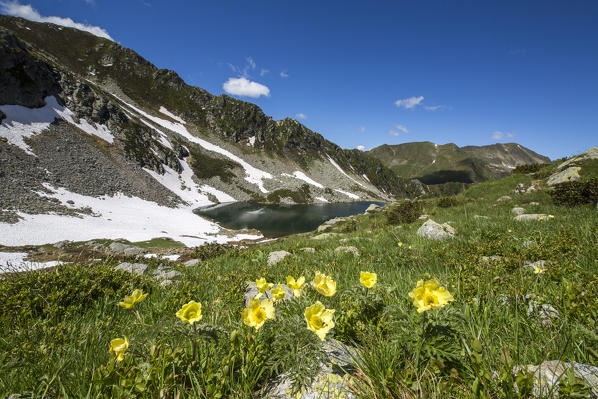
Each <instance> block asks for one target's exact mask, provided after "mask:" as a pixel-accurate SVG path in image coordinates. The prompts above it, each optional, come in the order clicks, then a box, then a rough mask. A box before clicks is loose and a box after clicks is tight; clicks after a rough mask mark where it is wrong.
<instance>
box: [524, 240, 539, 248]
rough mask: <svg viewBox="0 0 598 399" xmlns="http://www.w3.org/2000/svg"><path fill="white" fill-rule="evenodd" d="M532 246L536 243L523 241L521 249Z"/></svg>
mask: <svg viewBox="0 0 598 399" xmlns="http://www.w3.org/2000/svg"><path fill="white" fill-rule="evenodd" d="M534 245H536V243H535V242H533V241H523V243H522V244H521V246H523V248H531V247H533V246H534Z"/></svg>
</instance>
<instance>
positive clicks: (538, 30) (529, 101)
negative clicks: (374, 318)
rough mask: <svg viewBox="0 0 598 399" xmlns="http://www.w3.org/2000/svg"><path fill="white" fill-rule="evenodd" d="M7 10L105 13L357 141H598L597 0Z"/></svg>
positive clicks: (148, 40)
mask: <svg viewBox="0 0 598 399" xmlns="http://www.w3.org/2000/svg"><path fill="white" fill-rule="evenodd" d="M24 6H30V7H24ZM0 12H2V13H9V12H10V13H17V12H19V13H21V14H23V13H24V14H25V16H29V17H30V18H36V17H40V18H46V17H50V16H57V17H61V18H71V19H72V20H73V21H75V22H77V23H81V24H85V25H89V26H95V27H99V28H101V29H103V32H105V33H107V34H108V35H109V36H110V37H112V38H113V39H114V40H115V41H117V42H118V43H120V44H122V45H123V46H126V47H129V48H132V49H133V50H135V51H137V52H138V53H139V54H140V55H141V56H143V57H144V58H146V59H148V60H149V61H151V62H152V63H154V64H155V65H156V66H158V67H160V68H168V69H173V70H175V71H176V72H177V73H179V75H180V76H181V77H182V78H183V79H185V81H186V82H187V83H189V84H192V85H196V86H200V87H202V88H204V89H206V90H208V91H209V92H211V93H214V94H222V93H225V88H226V89H227V90H228V91H229V92H231V93H237V94H245V96H243V95H237V96H236V97H238V98H240V99H243V100H246V101H251V102H254V103H255V104H257V105H259V106H260V107H261V108H262V109H263V110H264V112H265V113H266V114H268V115H271V116H272V117H273V118H275V119H282V118H284V117H292V118H296V119H300V120H301V122H302V123H304V124H305V125H306V126H307V127H309V128H310V129H312V130H314V131H316V132H318V133H321V134H322V135H324V137H326V138H327V139H329V140H331V141H333V142H335V143H337V144H339V145H340V146H342V147H344V148H356V147H357V146H364V147H365V148H367V149H369V148H372V147H375V146H378V145H381V144H384V143H387V144H397V143H402V142H409V141H433V142H436V143H439V144H444V143H448V142H453V143H456V144H457V145H484V144H491V143H496V142H518V143H520V144H522V145H524V146H526V147H529V148H531V149H533V150H535V151H537V152H539V153H541V154H543V155H547V156H549V157H551V158H558V157H562V156H567V155H573V154H576V153H579V152H583V151H585V150H587V149H588V148H589V147H592V146H596V145H598V129H597V126H598V22H596V21H598V2H596V1H591V0H587V1H577V0H572V1H558V2H557V1H546V0H544V1H495V2H488V1H450V2H449V1H409V2H407V1H404V2H403V1H391V0H384V1H377V0H373V1H359V2H351V1H306V0H304V1H301V2H289V1H280V0H277V1H235V2H227V1H220V2H216V1H210V2H208V1H158V0H125V1H123V0H114V1H113V0H32V1H23V0H20V1H19V2H16V1H14V0H10V1H9V0H0ZM71 22H72V21H71ZM66 23H67V24H68V23H70V22H68V21H67V22H66ZM98 32H100V34H102V33H101V32H102V31H100V30H96V34H97V33H98ZM227 82H228V84H227ZM246 95H252V96H254V97H248V96H246ZM256 96H257V97H256Z"/></svg>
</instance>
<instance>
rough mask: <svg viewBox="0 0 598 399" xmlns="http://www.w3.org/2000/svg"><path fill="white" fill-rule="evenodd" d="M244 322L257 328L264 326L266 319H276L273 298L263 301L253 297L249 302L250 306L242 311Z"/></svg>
mask: <svg viewBox="0 0 598 399" xmlns="http://www.w3.org/2000/svg"><path fill="white" fill-rule="evenodd" d="M241 317H242V318H243V323H245V325H247V326H249V327H254V328H255V330H256V331H257V330H259V329H260V328H262V326H263V325H264V323H265V322H266V320H268V319H274V304H273V303H272V299H267V300H265V301H261V302H260V300H259V299H256V298H253V299H252V300H251V301H250V302H249V307H246V308H245V309H243V311H242V312H241Z"/></svg>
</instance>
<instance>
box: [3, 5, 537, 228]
mask: <svg viewBox="0 0 598 399" xmlns="http://www.w3.org/2000/svg"><path fill="white" fill-rule="evenodd" d="M0 120H1V121H2V124H1V125H0V161H1V164H2V169H1V170H0V202H1V203H2V209H0V222H9V223H15V222H17V221H18V220H20V218H22V216H20V215H21V214H43V213H54V214H58V215H71V216H73V215H74V216H77V215H78V216H81V217H83V216H84V215H90V214H93V212H94V208H93V206H83V207H77V206H75V205H72V204H69V203H63V201H61V200H59V199H58V194H57V193H58V192H59V190H64V191H65V192H68V193H71V194H73V195H74V194H77V195H81V196H85V197H86V198H97V197H100V196H115V195H117V194H118V193H120V194H122V195H124V196H127V197H131V198H139V199H140V200H143V201H150V202H152V203H155V204H156V205H157V206H161V207H181V206H186V207H197V206H202V205H208V204H212V203H215V202H227V201H242V200H253V201H265V202H279V203H298V202H301V203H314V202H315V203H317V202H320V203H324V202H338V201H357V200H382V201H386V200H391V199H393V198H406V197H416V196H420V195H422V194H426V193H427V192H428V188H427V187H426V185H435V184H440V183H446V182H460V183H470V182H475V181H480V180H485V179H489V178H494V177H500V176H503V175H505V174H507V173H508V171H509V170H510V169H511V168H512V167H514V166H516V165H519V164H522V163H530V162H545V161H547V160H548V159H547V158H546V157H542V156H540V155H538V154H536V153H534V152H532V151H530V150H527V149H525V148H523V147H521V146H519V145H518V144H504V145H499V144H497V145H494V146H486V147H463V148H458V147H457V146H455V145H453V144H447V145H441V146H436V145H435V144H432V143H408V144H401V145H397V146H387V145H384V146H381V147H377V148H375V149H373V150H371V151H368V152H362V151H358V150H344V149H342V148H340V147H339V146H337V145H336V144H334V143H332V142H330V141H328V140H326V139H324V137H322V136H321V135H320V134H318V133H315V132H313V131H311V130H309V129H308V128H306V127H305V126H303V125H302V124H301V123H299V122H298V121H296V120H293V119H289V118H287V119H284V120H273V119H272V118H271V117H269V116H267V115H265V114H264V113H263V111H262V110H261V109H260V108H259V107H258V106H256V105H255V104H252V103H248V102H244V101H240V100H237V99H234V98H231V97H229V96H226V95H221V96H214V95H212V94H210V93H208V92H207V91H206V90H203V89H201V88H199V87H192V86H189V85H187V84H185V82H184V81H183V80H182V79H181V78H180V77H179V76H178V75H177V74H176V73H175V72H173V71H170V70H165V69H158V68H156V67H155V66H154V65H152V64H151V63H149V62H148V61H146V60H144V59H143V58H142V57H140V56H139V55H138V54H137V53H135V52H134V51H132V50H130V49H127V48H125V47H122V46H121V45H119V44H117V43H114V42H112V41H109V40H107V39H103V38H99V37H96V36H94V35H91V34H89V33H87V32H83V31H79V30H76V29H72V28H66V27H62V26H57V25H53V24H47V23H36V22H31V21H28V20H24V19H20V18H14V17H9V16H4V15H0ZM90 201H91V200H89V201H88V202H90ZM84 202H85V201H84ZM90 203H91V202H90Z"/></svg>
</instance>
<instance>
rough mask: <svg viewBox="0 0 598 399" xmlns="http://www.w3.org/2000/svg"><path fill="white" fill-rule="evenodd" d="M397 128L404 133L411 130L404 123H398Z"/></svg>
mask: <svg viewBox="0 0 598 399" xmlns="http://www.w3.org/2000/svg"><path fill="white" fill-rule="evenodd" d="M395 128H396V129H397V130H400V131H401V132H403V133H409V130H407V128H406V127H405V126H403V125H396V126H395Z"/></svg>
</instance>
